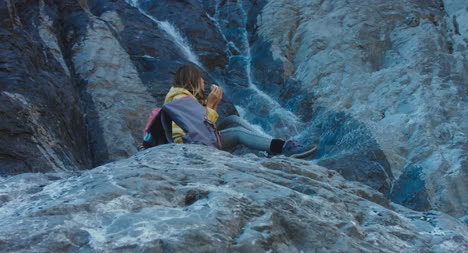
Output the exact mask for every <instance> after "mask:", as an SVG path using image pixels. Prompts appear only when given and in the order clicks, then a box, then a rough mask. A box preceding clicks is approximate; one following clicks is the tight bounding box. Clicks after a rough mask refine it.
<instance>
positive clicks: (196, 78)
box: [164, 63, 317, 158]
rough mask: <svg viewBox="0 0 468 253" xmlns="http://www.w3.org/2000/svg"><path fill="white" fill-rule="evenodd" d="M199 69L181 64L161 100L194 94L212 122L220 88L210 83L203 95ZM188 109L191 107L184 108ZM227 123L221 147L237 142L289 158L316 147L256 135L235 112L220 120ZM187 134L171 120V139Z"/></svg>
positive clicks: (306, 154)
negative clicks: (227, 126)
mask: <svg viewBox="0 0 468 253" xmlns="http://www.w3.org/2000/svg"><path fill="white" fill-rule="evenodd" d="M202 74H203V73H202V70H201V69H200V68H199V67H198V66H197V65H195V64H193V63H186V64H183V65H182V66H181V67H180V68H179V69H178V70H177V71H176V73H175V77H174V83H173V86H172V87H171V89H170V90H169V92H168V93H167V95H166V98H165V101H164V103H165V104H166V103H169V102H171V101H173V100H174V99H179V98H183V97H187V96H190V97H193V98H194V99H195V100H197V101H198V102H199V103H200V104H202V105H203V106H205V108H206V119H208V120H209V121H211V122H212V123H213V124H214V123H216V121H217V120H218V117H219V116H218V113H217V112H216V110H217V108H218V104H219V102H220V101H221V99H222V98H223V89H222V88H221V87H219V86H217V85H214V84H213V85H211V86H210V93H209V95H208V97H205V94H204V90H205V80H204V79H203V77H202ZM187 110H190V108H187ZM223 123H225V124H226V123H227V124H228V125H230V126H234V127H229V128H227V129H223V130H221V131H220V132H219V135H220V141H221V147H222V149H223V150H230V149H232V148H233V147H235V146H236V145H237V144H243V145H244V146H246V147H248V148H251V149H255V150H260V151H267V152H269V153H270V154H274V155H276V154H282V155H286V156H290V157H296V158H303V157H307V156H309V155H311V154H312V153H313V152H314V151H315V150H316V149H317V146H316V145H313V146H310V147H306V146H303V145H301V144H300V143H299V142H298V141H296V140H287V141H285V140H282V139H272V138H269V137H265V136H263V135H261V134H258V132H256V131H255V130H254V129H253V128H251V127H250V126H249V125H247V124H245V123H244V122H243V121H242V120H241V119H240V118H239V117H238V116H237V115H230V116H228V117H226V119H225V120H223ZM185 134H186V133H185V132H184V130H182V128H181V127H179V126H178V125H177V124H176V123H175V122H172V139H173V141H174V142H175V143H183V142H184V141H183V137H184V135H185Z"/></svg>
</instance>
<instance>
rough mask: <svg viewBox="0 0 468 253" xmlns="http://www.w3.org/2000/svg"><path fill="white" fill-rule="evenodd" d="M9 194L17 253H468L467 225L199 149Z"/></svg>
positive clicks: (2, 187)
mask: <svg viewBox="0 0 468 253" xmlns="http://www.w3.org/2000/svg"><path fill="white" fill-rule="evenodd" d="M26 179H27V180H26ZM34 179H37V180H36V181H37V182H35V180H34ZM52 179H53V180H52ZM31 183H32V184H33V185H37V184H41V185H42V191H40V192H29V191H28V189H29V188H30V184H31ZM0 191H1V193H2V194H3V195H7V196H10V197H11V199H12V200H11V201H9V202H7V203H5V204H3V205H2V206H0V225H1V226H2V231H4V233H2V234H0V241H1V243H0V250H1V251H8V252H27V251H34V252H50V251H58V252H62V251H111V250H117V251H126V252H141V251H189V252H210V251H219V250H222V251H230V252H246V251H247V252H269V251H278V252H283V251H285V252H286V251H287V252H300V251H304V252H307V251H323V252H337V251H359V252H376V251H382V252H395V251H398V252H415V251H432V252H447V251H450V252H464V251H466V250H467V243H468V242H467V238H468V236H467V234H468V230H467V227H466V225H464V224H463V223H461V222H460V221H459V220H457V219H454V218H452V217H450V216H448V215H445V214H443V213H440V212H435V211H431V212H416V211H412V210H409V209H407V208H404V207H402V206H399V205H396V204H391V203H389V202H388V201H387V200H386V199H385V198H384V196H383V195H382V194H381V193H379V192H377V191H375V190H373V189H372V188H370V187H368V186H365V185H363V184H360V183H357V182H350V181H347V180H345V179H343V177H341V176H340V175H339V174H338V173H337V172H335V171H332V170H327V169H325V168H323V167H320V166H317V165H314V164H312V163H309V162H306V161H302V160H298V159H291V158H286V157H283V156H279V157H275V158H271V159H269V158H261V157H255V156H244V157H238V156H233V155H231V154H229V153H227V152H222V151H219V150H216V149H213V148H209V147H204V146H200V145H163V146H159V147H156V148H152V149H149V150H145V151H143V152H140V153H138V154H136V155H135V156H133V157H131V158H129V159H126V160H120V161H117V162H114V163H110V164H106V165H103V166H101V167H98V168H95V169H92V170H90V171H86V172H83V173H82V174H80V175H68V176H66V177H63V178H61V179H57V176H47V175H45V174H29V175H27V177H26V176H15V177H10V178H0ZM31 227H34V229H33V230H31Z"/></svg>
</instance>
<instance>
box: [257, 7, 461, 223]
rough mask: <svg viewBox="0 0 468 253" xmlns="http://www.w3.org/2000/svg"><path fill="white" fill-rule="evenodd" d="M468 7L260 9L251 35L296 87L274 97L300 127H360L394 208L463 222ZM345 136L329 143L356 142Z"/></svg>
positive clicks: (350, 148)
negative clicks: (433, 211) (373, 147)
mask: <svg viewBox="0 0 468 253" xmlns="http://www.w3.org/2000/svg"><path fill="white" fill-rule="evenodd" d="M444 3H445V5H444ZM467 8H468V4H467V2H466V1H381V0H373V1H366V2H362V1H348V0H346V1H345V0H337V1H292V0H280V1H267V2H266V4H265V6H264V7H263V8H262V9H261V11H260V14H259V15H258V16H257V18H256V20H254V21H253V22H252V23H253V24H252V26H253V27H254V28H253V29H255V31H256V34H257V35H258V36H257V37H254V38H256V39H257V42H256V43H257V44H262V43H263V44H265V43H267V44H268V43H269V45H270V51H271V55H272V58H273V59H274V60H276V61H279V62H280V63H281V64H282V69H283V70H282V72H283V75H284V76H285V77H289V78H292V79H295V80H297V81H298V82H299V83H301V85H297V86H296V87H297V88H296V91H295V90H294V88H289V89H286V90H282V89H281V87H279V88H276V89H277V90H278V89H279V90H280V92H277V93H276V96H278V98H280V99H289V100H286V101H287V103H290V104H291V105H292V106H294V111H295V113H297V114H300V115H303V116H305V118H308V115H312V113H314V114H315V115H314V116H313V117H309V118H310V119H312V122H317V119H320V120H321V119H323V118H324V117H322V116H320V113H322V112H328V113H338V114H339V113H344V114H346V115H348V118H349V119H351V120H352V121H358V122H360V123H361V124H362V126H363V127H364V128H365V129H367V131H368V132H369V136H371V138H372V139H375V141H376V143H377V144H378V147H379V148H380V149H381V150H382V151H383V154H382V155H383V156H384V157H385V158H386V160H387V161H388V163H389V165H390V168H391V171H392V174H393V175H394V176H395V187H393V189H392V190H393V191H392V193H391V194H390V195H391V198H392V199H393V200H395V201H397V202H399V203H402V204H405V205H407V206H411V207H412V208H416V209H420V210H425V209H428V208H437V209H439V210H443V211H445V212H449V213H451V214H454V215H457V216H463V215H466V214H467V210H468V206H467V204H468V199H467V198H468V197H467V196H468V194H467V193H468V191H467V190H468V189H467V186H468V182H467V178H468V177H467V156H466V153H467V151H468V150H467V147H468V146H467V145H466V143H467V133H468V122H467V118H468V115H467V110H466V108H467V101H466V98H467V85H468V75H467V73H468V58H467V57H468V56H467V42H468V40H467V30H466V29H467V27H466V24H467V22H463V21H465V20H466V19H467V18H468V11H467ZM253 64H255V62H254V63H253ZM260 64H261V63H260ZM259 72H260V70H259ZM268 85H271V84H268ZM286 85H287V83H286ZM265 90H267V88H265ZM268 90H275V88H273V89H268ZM271 94H272V95H275V93H271ZM294 101H296V102H294ZM304 104H308V105H310V106H308V107H306V108H305V109H302V107H301V106H302V105H304ZM310 108H314V110H310ZM319 108H320V111H317V109H319ZM348 122H349V120H347V119H344V120H343V121H341V122H338V124H343V125H347V124H348ZM322 123H323V122H317V123H313V124H311V125H320V124H322ZM355 129H356V128H355ZM313 132H318V135H319V136H320V137H319V138H317V140H318V142H319V143H321V146H322V147H323V146H324V145H322V143H324V142H325V144H327V136H326V135H323V133H322V132H320V130H319V131H317V130H314V129H313V128H309V131H307V135H312V133H313ZM343 136H344V137H346V138H339V139H337V140H336V141H335V143H333V144H339V143H340V142H342V141H343V142H346V141H347V139H349V138H352V137H353V136H355V135H354V134H350V135H343ZM362 137H364V136H362ZM362 139H363V138H359V140H360V141H362ZM360 146H361V145H360V143H356V148H358V149H359V148H360ZM325 147H326V145H325ZM353 149H354V147H353V146H352V145H348V147H345V148H344V149H341V150H340V152H336V155H335V154H332V153H329V154H328V155H326V156H325V157H324V158H326V159H330V156H332V157H331V158H333V156H337V157H338V156H341V155H342V153H343V152H344V153H346V152H350V151H351V152H352V150H353ZM366 149H367V148H366ZM366 149H364V150H362V151H364V152H365V151H366ZM318 158H319V159H321V157H318ZM367 160H370V159H369V158H367ZM319 163H320V162H319ZM321 164H322V165H324V166H326V167H329V168H330V166H328V162H325V163H321ZM380 164H382V163H380ZM416 185H417V186H416Z"/></svg>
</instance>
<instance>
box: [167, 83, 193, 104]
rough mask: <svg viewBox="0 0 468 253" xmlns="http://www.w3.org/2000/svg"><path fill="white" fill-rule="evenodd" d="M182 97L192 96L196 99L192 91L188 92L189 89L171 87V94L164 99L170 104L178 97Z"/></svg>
mask: <svg viewBox="0 0 468 253" xmlns="http://www.w3.org/2000/svg"><path fill="white" fill-rule="evenodd" d="M182 96H191V97H193V98H195V97H194V96H193V94H192V93H191V92H190V91H188V90H187V89H184V88H178V87H171V89H170V90H169V92H168V93H167V95H166V98H165V99H164V103H167V102H170V101H172V100H174V99H175V98H176V97H182Z"/></svg>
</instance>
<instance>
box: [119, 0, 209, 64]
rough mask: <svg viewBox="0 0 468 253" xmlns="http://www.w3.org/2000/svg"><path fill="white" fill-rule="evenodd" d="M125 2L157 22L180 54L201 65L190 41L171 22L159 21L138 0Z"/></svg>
mask: <svg viewBox="0 0 468 253" xmlns="http://www.w3.org/2000/svg"><path fill="white" fill-rule="evenodd" d="M127 3H128V4H130V5H131V6H133V7H135V8H137V9H138V10H139V11H140V13H141V14H143V15H145V16H146V17H147V18H149V19H151V20H152V21H154V22H155V23H156V24H158V27H159V28H160V29H161V30H163V31H164V32H166V33H167V35H169V37H170V38H171V39H172V41H173V42H174V43H175V44H176V45H177V46H178V48H179V49H180V50H181V51H182V54H183V55H184V56H185V58H186V59H187V60H188V61H190V62H192V63H195V64H197V65H198V66H200V67H202V64H201V63H200V61H199V60H198V57H197V56H196V55H195V53H193V51H192V47H191V46H190V43H189V42H188V41H187V39H186V38H185V37H184V36H182V34H181V33H180V32H179V30H177V28H175V27H174V26H173V25H172V24H171V23H169V22H168V21H160V20H157V19H156V18H155V17H153V16H151V15H150V14H148V13H147V12H146V11H145V10H143V9H142V8H141V7H140V5H139V1H138V0H127Z"/></svg>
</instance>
